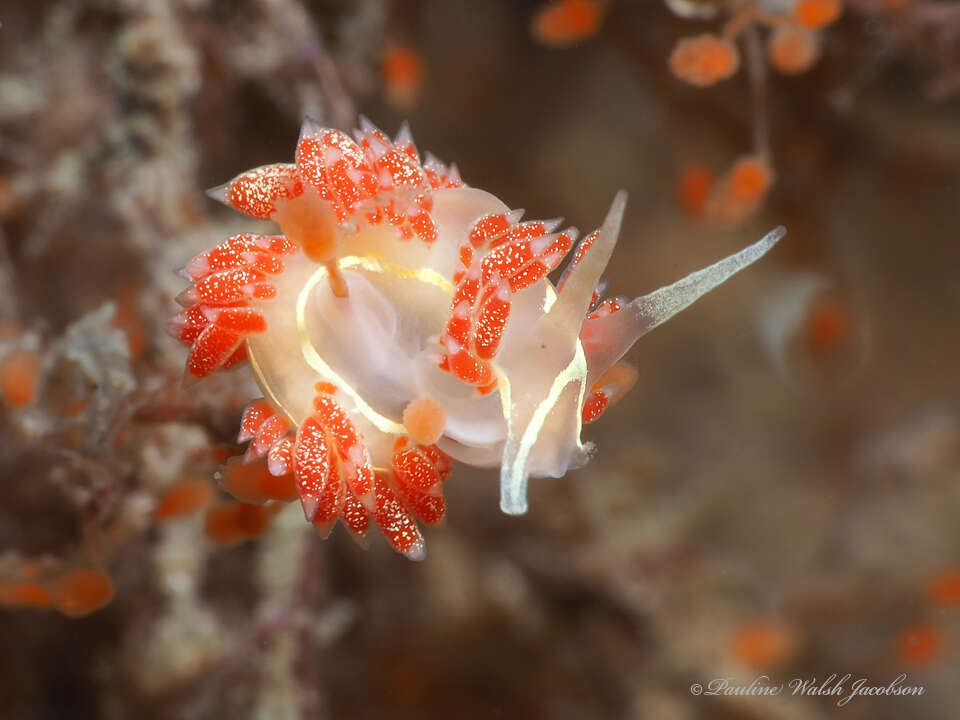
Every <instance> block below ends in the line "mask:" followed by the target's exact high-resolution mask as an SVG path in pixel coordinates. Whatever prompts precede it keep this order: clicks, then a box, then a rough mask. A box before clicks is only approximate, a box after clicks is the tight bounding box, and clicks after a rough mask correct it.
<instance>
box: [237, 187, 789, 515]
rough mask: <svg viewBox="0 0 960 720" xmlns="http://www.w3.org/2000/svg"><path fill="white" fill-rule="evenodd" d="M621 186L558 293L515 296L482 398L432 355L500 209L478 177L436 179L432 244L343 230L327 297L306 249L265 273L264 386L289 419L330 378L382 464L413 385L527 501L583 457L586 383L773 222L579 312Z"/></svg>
mask: <svg viewBox="0 0 960 720" xmlns="http://www.w3.org/2000/svg"><path fill="white" fill-rule="evenodd" d="M625 203H626V196H625V194H624V193H620V194H618V195H617V197H616V198H615V200H614V202H613V205H612V207H611V209H610V212H609V213H608V215H607V218H606V220H605V221H604V224H603V226H602V227H601V230H600V234H599V236H598V239H597V240H596V241H595V243H594V245H593V246H592V247H591V249H590V251H589V252H588V253H587V254H586V255H585V257H584V258H583V260H582V261H581V262H580V263H579V264H578V265H577V266H576V267H575V268H574V269H573V270H572V271H571V273H570V274H569V276H568V278H567V280H566V284H565V286H564V292H563V293H562V294H561V295H560V296H557V294H556V292H555V291H554V289H553V287H552V286H551V285H550V284H549V282H547V281H543V282H542V283H537V284H535V285H534V286H532V287H530V288H528V289H526V290H524V291H521V292H520V293H517V294H516V295H515V296H513V298H512V305H511V314H510V319H509V321H508V323H507V326H506V329H505V332H504V335H503V339H502V341H501V344H500V351H499V353H498V355H497V357H496V360H495V362H494V370H495V372H496V374H497V377H498V380H499V385H498V389H497V390H496V391H495V392H493V393H490V394H489V395H487V396H479V395H478V394H477V392H476V390H475V388H473V387H471V386H468V385H466V384H464V383H462V382H460V381H458V380H457V379H456V378H454V377H453V376H452V375H450V374H449V373H446V372H443V371H441V370H440V369H439V368H438V367H437V361H438V359H439V355H440V353H441V351H442V348H441V347H440V344H439V342H438V337H439V335H440V333H441V332H442V330H443V327H444V325H445V323H446V322H447V320H448V319H449V316H450V297H451V295H452V293H453V286H452V284H451V282H450V278H451V277H452V276H453V272H454V269H455V267H456V264H457V262H458V248H459V245H460V243H461V241H462V239H463V238H465V237H466V236H467V233H468V232H469V229H470V227H471V226H472V225H473V224H474V222H476V220H477V219H479V218H480V217H481V216H483V215H486V214H488V213H493V212H504V211H506V210H507V207H506V206H505V205H504V204H503V203H502V202H501V201H500V200H498V199H497V198H495V197H494V196H493V195H490V194H489V193H486V192H483V191H481V190H476V189H472V188H457V189H451V190H443V191H439V192H437V193H436V194H435V196H434V211H433V212H434V217H435V219H436V220H437V223H438V226H439V238H438V240H437V242H435V243H434V244H433V245H429V246H428V245H425V244H423V243H421V242H418V241H411V242H403V241H401V240H399V239H398V238H397V236H396V234H395V232H394V230H393V229H392V228H390V227H389V226H373V227H371V226H366V225H363V226H361V227H360V229H359V231H358V232H346V233H345V235H344V240H343V245H342V252H341V256H340V268H341V271H342V273H343V275H344V279H345V281H346V283H347V287H348V290H349V293H348V296H347V297H346V298H338V297H335V296H334V295H333V293H332V292H331V290H330V287H329V283H328V281H327V276H326V273H327V271H326V269H325V268H324V267H323V266H320V265H317V264H316V263H314V262H311V261H310V260H309V259H308V258H306V257H305V256H304V255H303V254H302V253H297V254H295V255H293V256H290V257H287V258H285V259H284V264H285V270H284V272H283V273H282V274H281V275H278V276H275V277H274V278H272V281H273V282H274V284H275V286H276V287H277V296H276V297H275V298H274V299H272V300H267V301H262V302H258V307H259V308H260V309H261V310H262V312H263V313H264V316H265V318H266V320H267V328H268V329H267V331H266V332H265V333H263V334H261V335H256V336H252V337H251V338H250V339H249V341H248V347H249V350H250V357H251V363H252V365H253V366H254V370H255V372H256V373H257V377H258V381H259V382H260V385H261V387H262V388H263V391H264V394H265V395H266V396H267V397H268V398H269V399H270V400H271V401H272V402H273V403H274V404H275V405H276V406H278V407H279V408H281V409H282V410H283V411H284V412H285V413H286V414H287V415H288V416H289V417H290V419H291V421H292V422H294V423H295V424H299V423H301V422H303V420H305V419H306V418H307V417H308V416H309V415H310V414H311V413H312V412H313V398H314V396H315V395H316V391H315V388H314V386H315V384H316V383H317V382H318V381H320V380H324V381H328V382H332V383H334V384H335V385H337V386H338V388H340V390H341V392H342V396H343V397H342V400H343V404H344V406H345V407H346V409H347V410H348V411H349V412H350V413H351V417H352V418H353V420H354V421H355V423H356V424H357V427H358V429H359V430H360V432H361V434H362V435H363V437H364V439H365V441H366V443H367V445H368V447H369V449H370V452H371V456H372V459H373V462H374V465H376V466H377V467H389V465H390V458H391V455H392V448H393V442H394V439H395V437H396V435H399V434H405V433H406V429H405V428H404V426H403V424H402V420H401V418H402V413H403V408H404V407H405V406H406V405H407V404H408V403H409V402H410V401H411V400H414V399H416V398H419V397H429V398H431V399H433V400H435V401H437V402H438V403H440V404H441V405H442V406H443V407H444V410H445V412H446V425H445V428H444V436H443V437H442V438H441V439H440V440H439V441H438V445H439V446H440V447H441V448H442V449H443V450H444V451H445V452H447V453H448V454H450V455H451V456H452V457H453V458H454V459H456V460H459V461H461V462H464V463H467V464H470V465H476V466H484V467H486V466H491V465H497V464H500V469H501V476H500V481H501V502H500V505H501V508H502V509H503V511H504V512H507V513H511V514H520V513H523V512H526V509H527V498H526V495H527V479H528V478H529V476H531V475H533V476H537V477H540V476H549V477H560V476H562V475H563V474H565V473H566V472H567V470H568V469H570V468H574V467H579V466H580V465H583V464H584V463H586V462H587V461H588V460H589V457H590V453H591V450H592V448H591V446H589V445H584V444H583V443H581V441H580V430H581V419H580V418H581V410H582V407H583V401H584V395H585V392H586V389H588V388H589V387H590V384H591V383H592V382H593V379H594V378H595V377H596V376H598V375H599V374H600V373H602V372H603V371H604V370H606V369H607V368H609V367H610V366H611V365H612V364H613V363H614V362H615V361H616V360H617V359H619V358H620V356H622V355H623V353H625V352H626V351H627V349H629V347H630V345H632V344H633V342H635V341H636V339H638V338H639V337H640V336H642V335H643V334H645V333H646V332H648V331H649V330H651V329H652V328H653V327H656V325H658V324H660V323H662V322H664V321H665V320H667V319H668V318H669V317H671V316H672V315H674V314H675V313H677V312H679V311H680V310H682V309H683V308H684V307H687V306H688V305H690V304H691V303H692V302H694V301H695V300H696V299H697V298H699V297H700V296H702V295H703V294H705V293H706V292H709V290H711V289H713V288H714V287H716V286H717V285H719V284H720V283H722V282H723V281H724V280H726V279H728V278H729V277H730V276H731V275H733V274H734V273H736V272H738V271H739V270H740V269H742V268H743V267H746V265H748V264H750V263H752V262H754V261H755V260H757V259H758V258H759V257H761V256H762V255H763V254H764V253H765V252H766V251H767V250H769V249H770V247H772V246H773V244H774V243H775V242H776V241H777V240H778V239H779V237H780V235H782V231H780V230H778V231H774V232H773V233H770V234H769V235H768V236H767V237H766V238H764V239H763V240H761V241H760V242H759V243H756V244H755V245H752V246H750V247H748V248H747V249H745V250H743V251H742V252H740V253H737V254H736V255H732V256H731V257H729V258H726V259H725V260H722V261H720V262H719V263H716V264H715V265H712V266H711V267H709V268H707V269H705V270H701V271H699V272H696V273H693V274H692V275H690V276H688V277H687V278H684V279H683V280H681V281H679V282H677V283H674V284H673V285H670V286H668V287H666V288H662V289H660V290H657V291H656V292H654V293H651V294H650V295H647V296H644V297H642V298H638V299H637V300H634V301H633V302H631V303H629V304H628V305H627V306H626V307H625V308H624V309H623V310H621V311H620V312H618V313H615V314H613V315H611V316H608V317H605V318H601V319H599V320H591V321H587V322H586V323H584V316H585V315H586V312H587V309H588V305H589V303H590V298H591V295H592V293H593V290H594V288H595V287H596V285H597V284H598V282H599V281H600V277H601V274H602V273H603V271H604V268H605V267H606V264H607V262H608V260H609V258H610V255H611V253H612V252H613V248H614V245H615V244H616V240H617V235H618V233H619V229H620V223H621V221H622V218H623V211H624V206H625Z"/></svg>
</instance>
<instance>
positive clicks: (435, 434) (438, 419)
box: [403, 397, 447, 445]
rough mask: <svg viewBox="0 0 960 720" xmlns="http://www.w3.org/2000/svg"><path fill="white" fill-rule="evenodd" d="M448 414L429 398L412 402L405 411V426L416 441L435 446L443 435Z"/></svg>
mask: <svg viewBox="0 0 960 720" xmlns="http://www.w3.org/2000/svg"><path fill="white" fill-rule="evenodd" d="M446 422H447V412H446V410H444V409H443V406H442V405H441V404H440V403H438V402H437V401H436V400H431V399H430V398H427V397H422V398H417V399H416V400H412V401H411V402H410V404H409V405H407V407H405V408H404V410H403V424H404V425H405V426H406V428H407V432H408V433H410V437H412V438H413V439H414V440H415V441H417V442H418V443H420V444H421V445H433V444H434V443H435V442H436V441H437V440H439V439H440V436H441V435H443V428H444V425H446Z"/></svg>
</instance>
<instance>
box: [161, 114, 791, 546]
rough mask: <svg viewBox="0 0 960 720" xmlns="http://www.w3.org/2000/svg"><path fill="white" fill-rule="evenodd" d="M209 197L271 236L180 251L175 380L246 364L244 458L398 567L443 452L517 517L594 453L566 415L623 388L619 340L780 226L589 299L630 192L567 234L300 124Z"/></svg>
mask: <svg viewBox="0 0 960 720" xmlns="http://www.w3.org/2000/svg"><path fill="white" fill-rule="evenodd" d="M211 194H212V195H213V196H214V197H216V198H217V199H219V200H221V201H223V202H225V203H226V204H228V205H230V206H231V207H233V208H234V209H236V210H239V211H240V212H243V213H246V214H247V215H250V216H252V217H255V218H259V219H270V220H273V221H274V222H276V223H277V224H278V225H279V227H280V231H281V233H280V234H277V235H251V234H243V235H237V236H234V237H231V238H229V239H227V240H225V241H224V242H223V243H221V244H220V245H218V246H216V247H214V248H212V249H210V250H208V251H206V252H204V253H202V254H200V255H199V256H197V257H195V258H194V259H192V260H191V261H190V262H188V263H187V265H186V267H185V269H184V271H185V274H186V275H187V276H188V277H189V279H190V280H191V281H192V282H193V285H192V286H191V287H190V288H189V289H187V290H185V291H184V292H183V293H181V295H180V296H179V297H178V301H179V302H180V303H181V304H182V305H183V306H184V307H185V309H184V310H183V311H182V312H181V313H180V314H179V315H177V316H176V318H175V319H174V321H173V323H172V327H171V330H172V332H173V334H174V335H175V336H176V337H178V338H179V339H180V340H182V341H183V342H184V343H186V344H188V345H189V346H190V354H189V358H188V360H187V368H186V378H187V379H188V380H196V379H200V378H203V377H205V376H206V375H209V374H210V373H212V372H214V371H215V370H219V369H225V368H229V367H232V366H235V365H238V364H240V363H242V362H244V361H247V360H248V361H249V362H250V365H251V366H252V368H253V371H254V373H255V375H256V378H257V381H258V383H259V385H260V387H261V389H262V391H263V396H264V397H263V399H259V400H255V401H254V402H253V403H251V405H250V406H249V407H248V408H247V410H246V411H245V413H244V415H243V418H242V421H241V432H240V437H239V440H240V441H241V442H244V441H249V442H250V444H249V448H248V450H247V453H246V456H245V460H246V461H250V462H252V461H257V460H258V459H261V458H264V457H265V458H266V463H267V466H268V468H269V471H270V473H272V474H274V475H276V476H283V475H290V474H292V475H293V477H294V479H295V485H296V488H297V492H298V495H299V498H300V501H301V504H302V506H303V510H304V513H305V515H306V517H307V520H308V521H309V522H311V523H313V524H314V525H315V526H316V527H317V528H318V530H320V531H321V532H324V533H326V532H329V530H330V529H331V528H332V526H333V525H334V524H335V523H336V521H337V520H340V521H342V523H343V524H344V525H345V526H346V527H347V528H348V529H349V530H350V531H352V532H353V533H354V534H355V535H356V536H357V537H359V538H362V537H364V536H365V535H366V533H367V532H368V529H369V528H370V527H371V525H376V526H377V527H378V528H379V529H380V531H381V532H382V533H383V535H384V536H385V537H386V539H387V540H388V541H389V543H390V544H391V545H392V546H393V547H394V548H395V549H396V550H397V551H399V552H401V553H403V554H405V555H406V556H407V557H409V558H411V559H415V560H416V559H421V558H422V557H423V556H424V553H425V546H424V541H423V536H422V534H421V531H420V528H419V526H418V521H419V522H420V523H423V524H428V525H430V524H435V523H438V522H440V521H441V520H442V519H443V516H444V513H445V510H446V506H445V502H444V498H443V493H442V487H443V483H444V481H445V480H446V478H447V477H448V475H449V474H450V472H451V470H452V465H453V461H459V462H463V463H467V464H469V465H474V466H479V467H497V466H499V468H500V479H501V508H502V509H503V510H504V512H507V513H512V514H519V513H523V512H525V511H526V509H527V499H526V488H527V480H528V478H529V477H530V476H535V477H543V476H549V477H560V476H562V475H563V474H564V473H566V472H567V470H568V469H571V468H576V467H579V466H581V465H583V464H585V463H586V462H587V461H588V460H589V458H590V456H591V454H592V452H593V447H592V445H591V444H590V443H584V442H582V441H581V437H580V435H581V429H582V425H583V424H584V423H585V422H590V421H592V420H595V419H596V418H597V417H599V415H600V414H601V413H602V412H603V411H604V410H605V409H606V408H607V407H608V406H609V405H610V404H612V403H613V402H616V401H617V400H618V399H619V398H620V397H621V396H622V395H623V394H624V393H625V392H626V391H627V390H629V388H630V386H631V385H632V384H633V382H634V380H635V379H636V372H635V371H632V369H631V368H630V367H629V366H626V365H624V364H623V363H620V362H619V360H620V358H621V357H622V356H623V355H624V353H626V352H627V350H628V349H629V348H630V347H631V346H632V345H633V343H634V342H635V341H636V340H637V339H638V338H639V337H640V336H642V335H643V334H645V333H646V332H648V331H649V330H651V329H653V328H654V327H656V326H657V325H659V324H660V323H662V322H664V321H666V320H667V319H669V318H670V317H671V316H673V315H674V314H675V313H677V312H679V311H680V310H682V309H683V308H685V307H686V306H688V305H690V304H691V303H692V302H694V301H695V300H696V299H697V298H699V297H700V296H701V295H703V294H704V293H706V292H708V291H709V290H711V289H713V288H714V287H716V286H717V285H719V284H720V283H722V282H724V281H725V280H726V279H728V278H729V277H730V276H732V275H733V274H734V273H736V272H737V271H739V270H740V269H742V268H744V267H745V266H747V265H749V264H750V263H752V262H753V261H755V260H757V259H758V258H760V257H761V256H762V255H763V254H764V253H766V252H767V250H769V249H770V248H771V247H772V246H773V245H774V244H775V243H776V242H777V240H778V239H779V238H780V237H781V236H782V235H783V232H784V231H783V230H782V229H777V230H774V231H773V232H771V233H769V234H768V235H767V236H766V237H764V238H763V239H762V240H760V241H759V242H758V243H755V244H754V245H751V246H749V247H747V248H746V249H744V250H743V251H741V252H739V253H737V254H735V255H732V256H730V257H728V258H726V259H724V260H721V261H720V262H718V263H716V264H715V265H712V266H710V267H708V268H706V269H704V270H700V271H698V272H695V273H693V274H692V275H690V276H688V277H687V278H684V279H683V280H680V281H679V282H677V283H674V284H673V285H670V286H668V287H666V288H661V289H660V290H657V291H655V292H653V293H651V294H649V295H646V296H643V297H639V298H637V299H635V300H628V299H626V298H611V299H607V300H603V299H602V298H601V296H600V288H601V274H602V272H603V270H604V268H605V267H606V265H607V262H608V260H609V259H610V256H611V253H612V252H613V248H614V245H615V243H616V240H617V236H618V233H619V230H620V224H621V220H622V218H623V212H624V207H625V204H626V195H625V193H623V192H620V193H618V194H617V196H616V197H615V199H614V201H613V205H612V207H611V208H610V211H609V212H608V214H607V217H606V219H605V220H604V222H603V224H602V225H601V227H600V228H599V230H597V231H595V232H593V233H590V234H588V235H586V236H585V237H584V238H583V239H582V240H580V242H579V243H578V242H577V239H578V233H577V231H576V230H575V229H572V228H570V229H564V230H558V228H559V221H538V220H522V215H523V213H522V211H519V210H511V209H510V208H509V207H508V206H506V205H505V204H504V203H503V202H502V201H500V200H499V199H498V198H496V197H495V196H494V195H492V194H490V193H488V192H485V191H483V190H480V189H478V188H472V187H469V186H467V185H465V184H464V183H463V181H462V180H461V179H460V177H459V174H458V173H457V170H456V168H455V167H454V166H449V167H448V166H446V165H444V164H442V163H441V162H439V161H438V160H436V159H435V158H432V157H430V156H429V155H428V156H427V159H426V161H425V162H421V159H420V155H419V153H418V151H417V149H416V147H415V146H414V144H413V140H412V138H411V136H410V133H409V131H408V130H407V129H406V127H404V128H402V129H401V131H400V133H399V134H398V136H397V137H396V138H395V139H394V140H390V139H389V138H388V137H387V136H386V135H384V134H383V133H382V132H380V131H379V130H377V129H376V128H375V127H373V126H372V125H370V124H369V123H368V122H366V121H362V122H361V128H360V129H359V130H357V131H355V133H354V137H353V138H351V137H350V136H348V135H347V134H345V133H343V132H340V131H339V130H332V129H327V128H322V127H319V126H318V125H317V124H315V123H313V122H312V121H309V120H308V121H306V122H305V123H304V126H303V129H302V132H301V136H300V140H299V142H298V144H297V149H296V157H295V162H294V163H291V164H277V165H269V166H265V167H261V168H257V169H255V170H251V171H249V172H246V173H244V174H242V175H240V176H238V177H237V178H235V179H234V180H232V181H231V182H229V183H227V184H226V185H224V186H221V187H220V188H217V189H216V190H213V191H211ZM568 255H570V256H571V259H570V261H569V262H568V264H567V267H566V269H565V270H564V272H563V275H562V276H561V278H560V280H559V281H558V282H557V284H556V285H554V284H553V283H551V281H550V280H549V279H548V278H547V274H548V273H550V272H551V271H552V270H554V269H555V268H557V267H558V266H559V265H560V264H561V262H562V261H563V260H564V258H565V257H567V256H568ZM260 462H262V460H260Z"/></svg>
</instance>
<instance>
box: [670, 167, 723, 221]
mask: <svg viewBox="0 0 960 720" xmlns="http://www.w3.org/2000/svg"><path fill="white" fill-rule="evenodd" d="M714 180H715V177H714V175H713V171H712V170H710V168H708V167H707V166H706V165H699V164H697V165H689V166H688V167H686V168H685V169H684V171H683V172H682V173H681V174H680V180H679V182H678V186H677V194H678V196H679V198H680V205H681V206H682V207H683V209H684V211H685V212H686V213H687V214H688V215H690V216H692V217H700V216H701V215H703V213H704V212H705V211H706V209H707V197H709V195H710V190H711V189H712V188H713V183H714Z"/></svg>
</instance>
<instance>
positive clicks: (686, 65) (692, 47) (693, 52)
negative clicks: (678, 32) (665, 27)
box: [669, 33, 740, 87]
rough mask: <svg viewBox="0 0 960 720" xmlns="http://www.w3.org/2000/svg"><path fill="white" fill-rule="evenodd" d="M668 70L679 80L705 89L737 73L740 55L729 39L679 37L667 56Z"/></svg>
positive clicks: (698, 36)
mask: <svg viewBox="0 0 960 720" xmlns="http://www.w3.org/2000/svg"><path fill="white" fill-rule="evenodd" d="M669 64H670V71H671V72H672V73H673V74H674V75H676V76H677V77H678V78H680V79H681V80H684V81H685V82H688V83H690V84H691V85H696V86H697V87H707V86H709V85H713V84H715V83H717V82H719V81H721V80H726V79H727V78H728V77H730V76H731V75H733V74H734V73H735V72H737V69H738V68H739V67H740V53H739V52H737V48H736V46H735V45H734V44H733V43H732V42H730V41H729V40H725V39H723V38H720V37H717V36H716V35H712V34H710V33H704V34H702V35H697V36H695V37H686V38H681V39H680V40H679V42H677V44H676V46H674V48H673V52H672V53H670V60H669Z"/></svg>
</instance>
